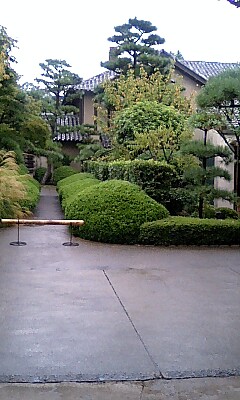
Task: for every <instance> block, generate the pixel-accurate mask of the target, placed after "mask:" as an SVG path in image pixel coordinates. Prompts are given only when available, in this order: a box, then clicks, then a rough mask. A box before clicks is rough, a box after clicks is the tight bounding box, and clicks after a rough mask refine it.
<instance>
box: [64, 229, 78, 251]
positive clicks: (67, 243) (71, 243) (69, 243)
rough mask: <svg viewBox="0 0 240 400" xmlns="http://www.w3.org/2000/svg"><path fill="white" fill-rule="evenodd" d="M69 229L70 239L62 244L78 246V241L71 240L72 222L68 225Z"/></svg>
mask: <svg viewBox="0 0 240 400" xmlns="http://www.w3.org/2000/svg"><path fill="white" fill-rule="evenodd" d="M69 231H70V241H69V242H65V243H63V246H79V243H75V242H73V241H72V237H73V234H72V224H70V225H69Z"/></svg>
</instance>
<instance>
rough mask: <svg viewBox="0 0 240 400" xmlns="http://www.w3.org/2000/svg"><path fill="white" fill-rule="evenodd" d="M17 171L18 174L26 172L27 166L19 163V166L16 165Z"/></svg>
mask: <svg viewBox="0 0 240 400" xmlns="http://www.w3.org/2000/svg"><path fill="white" fill-rule="evenodd" d="M18 173H19V174H20V175H25V174H28V169H27V167H26V165H25V164H20V165H19V167H18Z"/></svg>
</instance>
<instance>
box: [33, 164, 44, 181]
mask: <svg viewBox="0 0 240 400" xmlns="http://www.w3.org/2000/svg"><path fill="white" fill-rule="evenodd" d="M46 170H47V168H45V167H38V168H36V169H35V171H34V178H35V179H36V180H37V181H38V182H39V183H41V182H42V179H43V177H44V175H45V172H46Z"/></svg>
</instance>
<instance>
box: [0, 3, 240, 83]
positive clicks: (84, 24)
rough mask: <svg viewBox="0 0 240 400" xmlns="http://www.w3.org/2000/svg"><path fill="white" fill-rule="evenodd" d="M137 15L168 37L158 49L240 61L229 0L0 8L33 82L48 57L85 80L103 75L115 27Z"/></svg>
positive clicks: (24, 76)
mask: <svg viewBox="0 0 240 400" xmlns="http://www.w3.org/2000/svg"><path fill="white" fill-rule="evenodd" d="M135 17H137V19H141V20H145V21H150V22H151V23H152V24H153V25H154V26H156V27H157V31H156V32H155V33H156V34H158V35H159V36H161V37H163V38H164V39H165V43H164V44H163V45H161V46H160V47H159V48H158V49H159V50H160V49H161V48H162V49H164V50H165V51H168V52H170V51H171V52H174V53H176V52H177V51H178V50H179V51H180V52H181V54H182V55H183V57H184V59H185V60H188V61H218V62H240V46H239V44H238V42H239V37H240V9H237V8H236V7H234V6H232V5H231V4H230V3H228V1H227V0H147V1H146V0H145V1H140V0H137V1H136V0H121V1H119V2H116V1H113V0H112V1H110V0H91V1H90V0H85V1H84V0H64V1H63V0H11V1H8V2H7V1H4V2H2V4H1V7H0V25H2V26H4V27H5V28H6V29H7V33H8V35H9V36H10V37H12V38H14V39H16V40H17V41H18V49H15V51H14V55H15V57H16V59H17V64H15V65H14V69H15V70H16V72H17V73H18V74H19V75H20V76H21V79H20V83H24V82H33V83H34V79H35V78H39V77H40V75H41V72H42V70H41V68H40V67H39V63H42V62H44V61H45V60H46V59H59V60H66V61H67V62H68V63H69V64H70V65H71V71H72V72H74V73H76V74H78V75H79V76H80V77H81V78H83V79H84V80H85V79H88V78H91V77H93V76H94V75H97V74H100V73H101V72H103V71H105V70H104V69H103V68H102V67H101V66H100V63H101V61H107V60H108V55H109V47H110V46H113V43H112V42H110V41H108V38H109V37H111V36H113V35H114V34H115V31H114V27H115V26H118V25H123V24H125V23H127V22H128V20H129V18H135Z"/></svg>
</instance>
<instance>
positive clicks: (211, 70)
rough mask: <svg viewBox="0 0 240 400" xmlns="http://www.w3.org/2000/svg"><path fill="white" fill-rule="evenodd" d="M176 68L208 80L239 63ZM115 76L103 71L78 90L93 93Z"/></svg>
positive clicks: (199, 63) (184, 64)
mask: <svg viewBox="0 0 240 400" xmlns="http://www.w3.org/2000/svg"><path fill="white" fill-rule="evenodd" d="M176 66H177V67H178V69H180V70H181V67H183V69H185V68H187V69H188V70H189V71H190V72H192V73H194V74H195V75H197V76H199V77H200V78H201V79H204V80H208V79H209V78H210V77H212V76H215V75H218V74H219V73H221V72H223V71H226V70H227V69H234V68H236V67H239V68H240V63H222V62H212V61H186V60H177V61H176ZM184 67H185V68H184ZM115 76H117V74H116V73H115V72H113V71H104V72H102V73H101V74H98V75H96V76H93V77H92V78H89V79H86V80H85V81H83V82H82V83H81V85H80V86H79V88H80V89H83V90H86V91H93V90H94V89H95V88H96V87H97V86H98V85H100V84H101V83H102V82H104V81H106V80H108V79H113V78H114V77H115Z"/></svg>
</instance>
